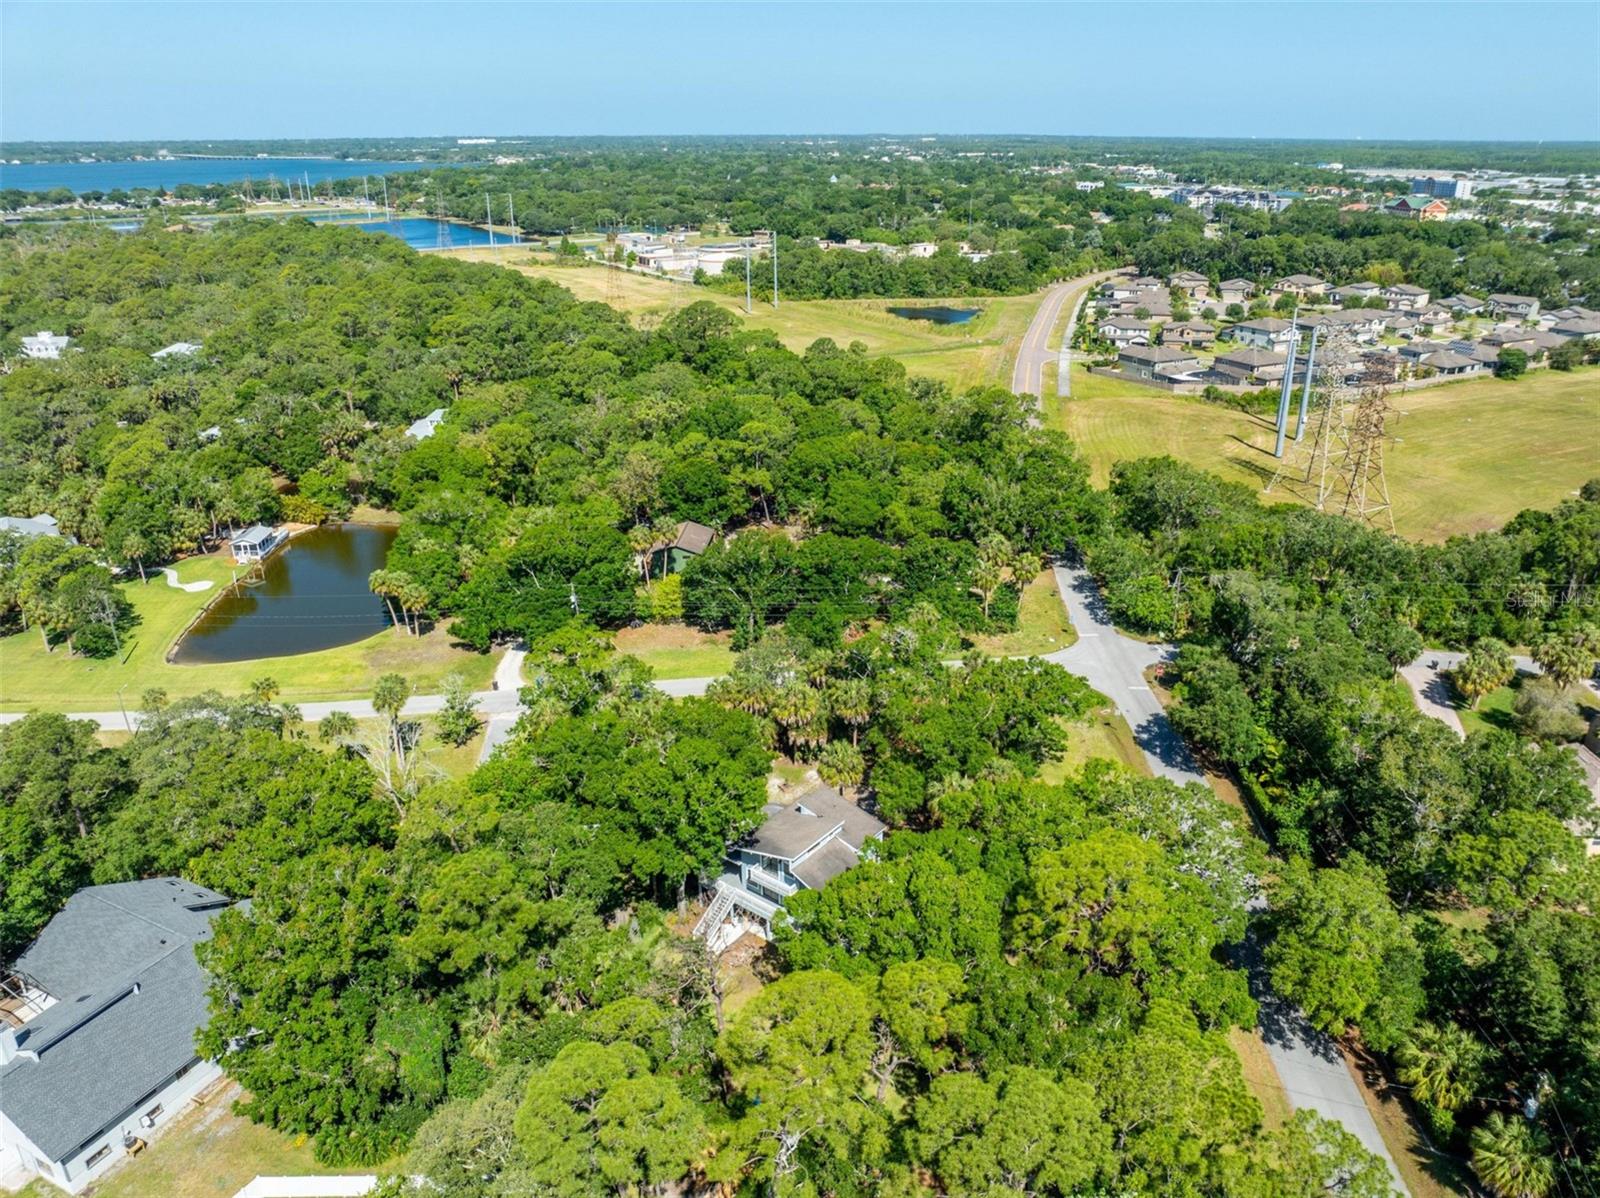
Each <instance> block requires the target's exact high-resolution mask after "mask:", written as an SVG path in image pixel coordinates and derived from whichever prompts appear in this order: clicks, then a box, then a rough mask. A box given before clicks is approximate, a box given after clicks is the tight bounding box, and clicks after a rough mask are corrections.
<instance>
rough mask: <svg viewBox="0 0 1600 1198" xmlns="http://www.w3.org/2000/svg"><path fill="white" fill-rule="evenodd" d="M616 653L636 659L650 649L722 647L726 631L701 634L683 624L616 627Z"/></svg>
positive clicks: (729, 635) (728, 637) (727, 639)
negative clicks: (635, 657) (629, 655)
mask: <svg viewBox="0 0 1600 1198" xmlns="http://www.w3.org/2000/svg"><path fill="white" fill-rule="evenodd" d="M611 639H612V642H613V643H614V644H615V645H616V647H617V652H618V653H627V654H632V655H634V656H638V655H639V654H640V653H643V652H646V651H648V650H651V649H703V648H705V647H706V646H707V645H726V644H728V643H729V642H731V641H732V639H733V634H732V633H730V632H701V631H700V630H699V629H698V628H690V627H689V626H688V625H687V624H641V625H640V626H639V627H638V628H619V629H618V630H617V631H616V632H615V633H614V634H612V638H611Z"/></svg>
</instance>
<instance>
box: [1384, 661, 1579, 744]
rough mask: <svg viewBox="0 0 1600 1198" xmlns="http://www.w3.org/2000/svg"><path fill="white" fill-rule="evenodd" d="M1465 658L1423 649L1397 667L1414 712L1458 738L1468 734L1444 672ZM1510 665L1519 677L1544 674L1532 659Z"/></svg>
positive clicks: (1453, 692)
mask: <svg viewBox="0 0 1600 1198" xmlns="http://www.w3.org/2000/svg"><path fill="white" fill-rule="evenodd" d="M1465 656H1466V654H1465V653H1460V652H1457V651H1456V650H1454V649H1424V650H1423V651H1422V653H1421V654H1419V655H1418V657H1417V659H1416V660H1415V661H1414V662H1412V663H1411V664H1410V665H1405V666H1401V667H1400V677H1402V678H1404V679H1405V680H1406V685H1407V686H1409V687H1410V688H1411V697H1412V698H1413V699H1415V700H1416V703H1417V710H1418V711H1420V712H1422V714H1423V715H1426V716H1432V717H1433V718H1434V719H1436V720H1438V721H1439V722H1440V723H1442V724H1444V725H1445V726H1447V727H1448V728H1449V729H1450V730H1451V731H1452V732H1454V733H1455V734H1456V735H1457V736H1460V737H1465V736H1466V734H1467V733H1466V729H1464V728H1463V727H1462V726H1461V715H1460V709H1459V708H1458V707H1457V706H1456V701H1455V700H1456V692H1455V688H1454V687H1452V686H1451V685H1450V679H1449V678H1448V677H1446V671H1448V670H1453V669H1455V667H1456V666H1458V665H1460V664H1461V659H1462V658H1464V657H1465ZM1511 664H1512V665H1514V666H1516V667H1517V673H1519V674H1526V675H1529V676H1530V677H1534V678H1537V677H1538V676H1539V675H1541V674H1543V673H1544V670H1543V669H1542V668H1541V667H1540V665H1539V663H1538V662H1536V661H1534V660H1533V658H1531V657H1523V656H1521V655H1520V654H1518V655H1516V656H1513V657H1512V659H1511ZM1582 685H1584V686H1586V687H1588V688H1589V690H1590V691H1591V692H1593V693H1594V694H1595V696H1596V697H1600V685H1596V683H1595V680H1594V679H1593V678H1589V679H1587V680H1586V681H1585V682H1584V683H1583V684H1582Z"/></svg>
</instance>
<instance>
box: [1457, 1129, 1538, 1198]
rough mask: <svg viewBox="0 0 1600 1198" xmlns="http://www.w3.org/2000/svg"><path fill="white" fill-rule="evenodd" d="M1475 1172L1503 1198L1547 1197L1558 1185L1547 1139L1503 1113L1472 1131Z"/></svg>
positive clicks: (1473, 1166)
mask: <svg viewBox="0 0 1600 1198" xmlns="http://www.w3.org/2000/svg"><path fill="white" fill-rule="evenodd" d="M1472 1170H1473V1172H1475V1173H1476V1174H1477V1175H1478V1178H1479V1180H1481V1181H1482V1182H1483V1184H1484V1185H1486V1186H1488V1187H1489V1188H1490V1189H1491V1190H1493V1191H1494V1192H1495V1193H1496V1194H1498V1195H1500V1198H1544V1196H1545V1195H1546V1194H1548V1193H1550V1192H1551V1191H1552V1190H1554V1189H1555V1185H1556V1163H1555V1160H1554V1159H1553V1158H1552V1157H1551V1156H1550V1146H1549V1143H1548V1141H1547V1140H1546V1139H1545V1137H1544V1136H1543V1135H1542V1134H1541V1133H1540V1132H1539V1131H1538V1130H1537V1129H1536V1128H1535V1127H1534V1126H1533V1125H1532V1124H1530V1123H1528V1122H1527V1121H1526V1120H1523V1119H1518V1118H1516V1117H1515V1116H1513V1117H1511V1118H1507V1117H1506V1116H1505V1115H1502V1114H1501V1113H1500V1112H1499V1111H1495V1112H1493V1113H1492V1114H1491V1115H1490V1116H1489V1117H1488V1119H1486V1120H1484V1122H1483V1123H1482V1124H1480V1125H1479V1126H1477V1127H1475V1128H1473V1130H1472Z"/></svg>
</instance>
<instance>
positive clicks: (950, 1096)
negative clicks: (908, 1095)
mask: <svg viewBox="0 0 1600 1198" xmlns="http://www.w3.org/2000/svg"><path fill="white" fill-rule="evenodd" d="M907 1139H908V1142H909V1146H910V1148H911V1153H912V1156H913V1159H914V1160H916V1161H917V1162H919V1163H921V1164H923V1165H924V1166H925V1167H927V1168H928V1169H929V1170H930V1171H931V1172H932V1173H933V1174H934V1175H935V1176H937V1177H938V1178H939V1181H940V1182H941V1183H942V1187H943V1190H944V1192H945V1193H948V1194H998V1193H1013V1194H1016V1193H1021V1194H1061V1195H1066V1194H1075V1193H1080V1192H1082V1190H1083V1187H1084V1186H1086V1185H1088V1184H1089V1183H1091V1182H1093V1181H1094V1180H1095V1179H1096V1178H1097V1177H1100V1176H1105V1175H1107V1174H1108V1173H1109V1172H1110V1170H1111V1166H1112V1162H1113V1160H1114V1159H1115V1158H1114V1154H1113V1152H1112V1148H1111V1130H1110V1128H1109V1127H1107V1126H1106V1123H1105V1121H1104V1119H1103V1118H1102V1116H1101V1112H1100V1109H1099V1103H1098V1102H1097V1101H1096V1096H1095V1092H1094V1091H1093V1090H1092V1089H1091V1088H1090V1087H1089V1086H1088V1085H1087V1084H1086V1083H1085V1082H1082V1081H1079V1080H1077V1079H1076V1078H1062V1079H1061V1080H1059V1081H1057V1080H1053V1079H1052V1078H1051V1077H1050V1076H1049V1075H1048V1074H1046V1073H1044V1072H1041V1071H1040V1070H1037V1069H1030V1068H1027V1067H1025V1066H1013V1067H1011V1068H1009V1069H1005V1070H1002V1071H1000V1072H998V1073H997V1074H996V1075H995V1077H994V1078H993V1079H992V1080H986V1079H984V1078H982V1077H980V1076H978V1075H977V1074H974V1073H949V1074H945V1075H944V1076H942V1077H938V1078H935V1079H934V1081H933V1085H932V1087H931V1088H930V1089H929V1092H928V1094H927V1096H926V1097H925V1098H923V1099H921V1100H920V1101H918V1102H917V1104H916V1107H915V1110H914V1115H913V1120H912V1130H911V1131H910V1133H909V1135H908V1137H907Z"/></svg>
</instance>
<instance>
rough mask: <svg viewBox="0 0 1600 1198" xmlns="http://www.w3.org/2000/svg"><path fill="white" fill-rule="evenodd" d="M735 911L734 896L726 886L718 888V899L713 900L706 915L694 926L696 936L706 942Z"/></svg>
mask: <svg viewBox="0 0 1600 1198" xmlns="http://www.w3.org/2000/svg"><path fill="white" fill-rule="evenodd" d="M732 910H733V894H732V892H731V891H729V890H728V888H727V887H726V886H720V885H719V886H718V887H717V894H716V897H715V898H713V899H712V900H711V905H710V906H709V907H707V908H706V911H705V914H704V915H702V916H701V917H700V919H699V921H698V922H697V923H696V924H695V925H694V934H695V935H696V936H698V937H700V939H702V940H704V939H706V938H707V937H708V936H710V935H711V934H712V933H713V932H715V931H716V930H717V928H719V927H720V926H722V921H723V920H724V919H726V918H727V917H728V915H729V913H730V912H732Z"/></svg>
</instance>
